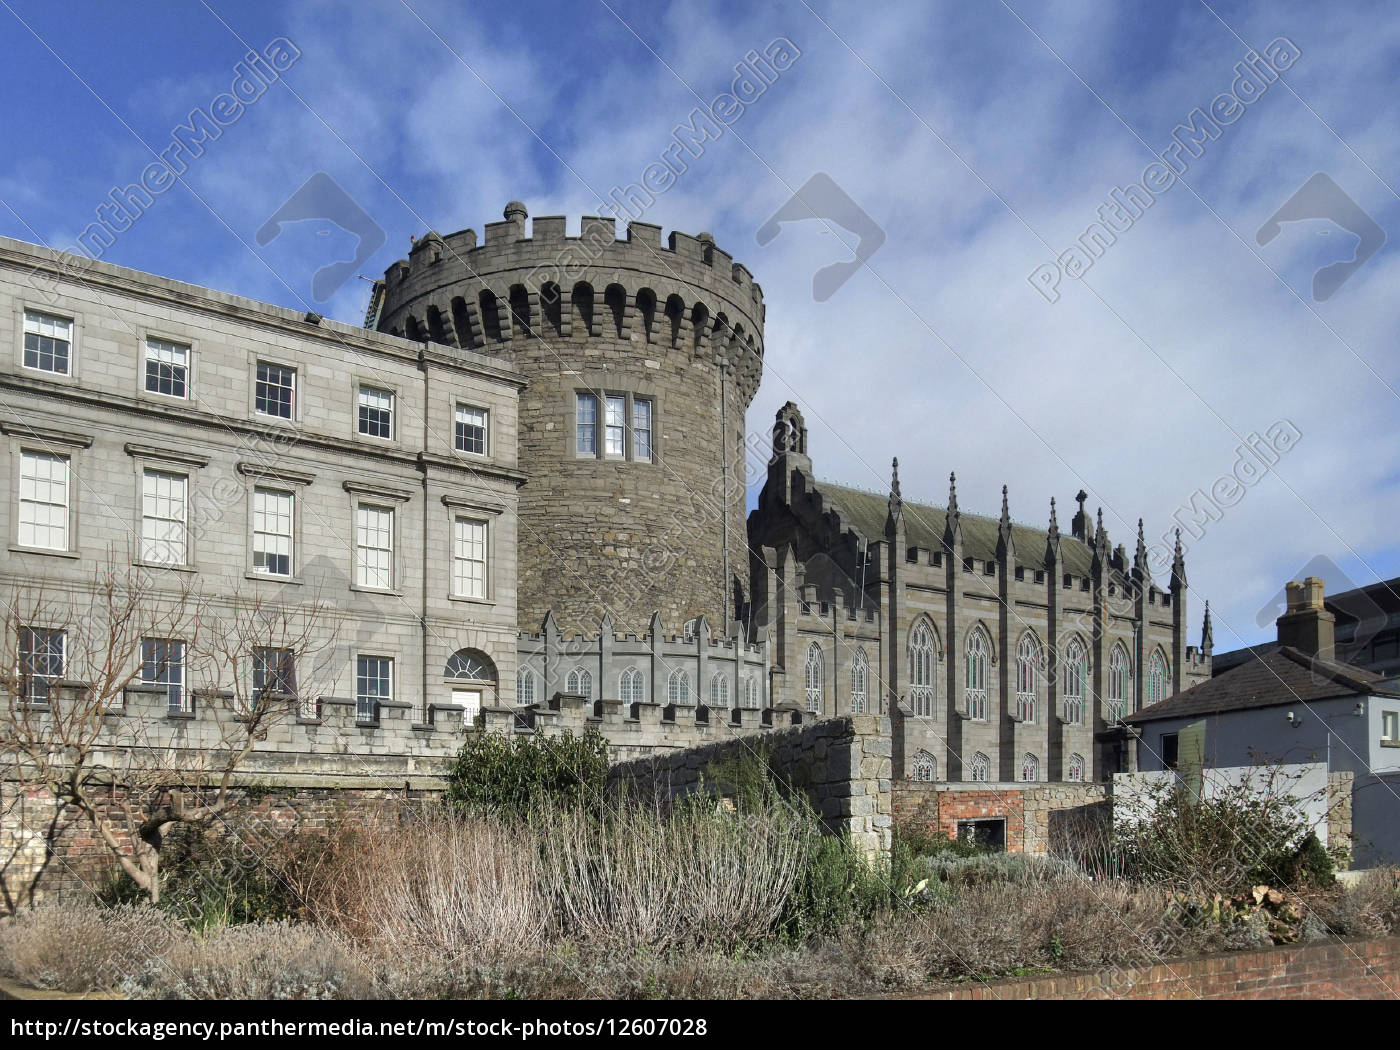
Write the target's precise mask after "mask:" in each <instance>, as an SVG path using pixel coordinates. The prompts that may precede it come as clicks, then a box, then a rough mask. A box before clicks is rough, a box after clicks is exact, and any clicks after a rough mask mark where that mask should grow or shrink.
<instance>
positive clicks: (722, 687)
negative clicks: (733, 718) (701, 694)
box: [710, 671, 729, 711]
mask: <svg viewBox="0 0 1400 1050" xmlns="http://www.w3.org/2000/svg"><path fill="white" fill-rule="evenodd" d="M710 706H711V707H713V708H714V709H715V710H716V711H728V710H729V679H728V678H726V677H725V675H724V672H723V671H716V672H715V675H714V677H713V678H711V679H710Z"/></svg>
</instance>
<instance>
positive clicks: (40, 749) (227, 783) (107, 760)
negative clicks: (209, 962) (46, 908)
mask: <svg viewBox="0 0 1400 1050" xmlns="http://www.w3.org/2000/svg"><path fill="white" fill-rule="evenodd" d="M335 629H336V623H335V617H334V616H333V615H332V613H331V611H330V610H329V608H328V607H327V606H326V605H324V604H323V603H321V602H320V601H319V600H318V599H313V600H311V601H309V602H304V603H300V604H298V605H295V606H284V605H282V604H280V603H277V602H274V601H273V600H271V599H268V598H266V597H263V596H247V595H244V594H240V593H234V594H232V595H230V596H224V597H217V598H215V597H209V596H204V595H201V594H198V593H196V592H195V591H194V590H193V588H192V587H191V585H190V584H189V582H188V576H187V575H186V574H183V573H176V572H169V571H164V570H151V569H146V568H143V567H139V566H137V567H127V568H122V567H120V566H119V565H118V561H117V559H116V558H111V557H109V559H108V562H107V564H106V566H105V568H104V569H103V571H102V572H100V573H99V575H98V578H97V579H96V580H95V581H94V583H93V584H92V585H90V586H89V587H87V588H84V589H83V590H82V591H81V592H74V591H71V590H69V591H64V592H63V593H58V592H56V591H55V590H54V589H52V588H48V589H46V588H44V587H43V586H22V585H21V586H16V587H15V588H14V589H13V594H12V600H10V601H8V602H6V603H5V608H4V637H3V639H0V654H2V655H3V668H0V690H2V691H3V696H0V754H3V755H4V756H5V758H6V759H7V764H8V765H9V766H10V772H9V773H8V776H10V777H12V778H14V779H15V780H17V781H18V782H20V783H22V784H29V785H40V786H42V788H43V790H44V791H45V792H46V793H48V794H50V795H51V796H52V798H53V799H54V801H55V802H56V803H57V804H58V805H59V806H71V807H74V808H75V809H76V810H77V811H78V813H79V814H80V816H81V818H82V819H85V820H86V821H87V822H88V823H89V824H90V825H91V826H92V828H93V830H94V832H95V834H96V837H97V838H98V839H99V840H100V841H101V842H102V843H103V844H104V845H105V846H106V847H107V849H108V850H109V851H110V852H111V854H112V855H113V857H114V858H115V860H116V862H117V863H118V864H119V865H120V866H121V868H122V870H123V871H125V872H126V873H127V875H129V876H130V877H131V879H132V881H133V882H135V884H136V885H137V886H139V887H140V888H141V889H142V890H143V891H144V892H145V893H147V894H148V895H149V896H150V898H151V900H152V901H158V900H159V899H160V891H161V872H160V858H161V848H162V845H163V844H164V842H165V840H166V837H167V835H168V834H169V833H170V830H171V828H172V827H174V826H175V825H176V824H180V823H185V824H206V825H207V824H209V823H212V822H213V821H215V820H216V819H218V818H220V817H221V816H222V815H224V814H225V813H226V812H227V811H228V810H229V809H230V808H231V807H232V806H233V805H234V804H235V803H236V801H237V798H238V795H237V792H235V791H234V790H233V789H234V787H235V776H234V774H235V773H236V771H237V770H238V768H239V767H240V766H241V765H242V764H243V763H244V762H245V760H246V759H247V758H248V756H249V755H250V754H251V753H252V752H253V751H254V749H255V748H256V747H257V746H258V744H259V742H261V741H264V740H266V739H267V736H268V733H269V730H271V729H272V728H273V727H274V726H276V725H278V724H279V723H281V722H283V721H286V720H289V719H292V718H294V717H295V716H296V715H297V714H298V713H299V712H301V713H306V711H307V710H308V708H307V705H314V704H315V702H316V697H317V696H318V695H319V693H318V692H317V682H318V680H319V679H320V676H321V675H322V674H324V673H325V672H327V671H328V670H329V667H328V661H326V660H324V659H318V657H321V656H322V654H324V653H326V652H328V651H329V650H331V648H332V646H333V645H334V637H335ZM303 669H304V672H305V677H303V678H302V679H301V680H298V671H302V670H303ZM152 716H158V717H152ZM167 716H174V719H180V718H189V719H191V721H190V722H189V731H188V732H186V733H183V734H177V733H174V732H172V731H171V728H170V727H171V725H172V724H174V723H173V721H172V719H171V718H169V717H167Z"/></svg>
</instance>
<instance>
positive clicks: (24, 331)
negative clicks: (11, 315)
mask: <svg viewBox="0 0 1400 1050" xmlns="http://www.w3.org/2000/svg"><path fill="white" fill-rule="evenodd" d="M59 324H61V325H63V326H64V327H65V329H66V331H65V335H66V338H64V337H63V336H59V335H58V334H56V333H57V329H56V328H55V330H54V332H46V331H45V330H44V329H45V328H46V327H50V326H55V325H59ZM19 329H20V340H19V364H20V367H21V368H23V369H24V370H25V371H26V372H37V373H39V374H40V375H46V376H61V377H62V378H64V379H72V378H73V377H74V375H75V374H76V372H77V360H78V339H77V334H78V319H77V318H76V317H74V316H70V315H68V314H63V313H54V312H53V311H51V310H40V309H36V308H33V307H27V306H26V307H21V310H20V325H19ZM30 335H34V336H36V337H38V338H40V339H56V340H57V339H61V340H62V341H63V342H65V343H67V344H68V354H67V360H66V362H65V364H66V366H67V367H65V368H64V369H63V370H62V371H59V370H58V369H55V368H41V367H39V365H37V364H33V365H31V364H30V363H29V362H28V360H27V359H28V356H29V349H28V343H29V336H30ZM37 353H42V351H37Z"/></svg>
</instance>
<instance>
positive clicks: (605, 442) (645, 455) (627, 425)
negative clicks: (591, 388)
mask: <svg viewBox="0 0 1400 1050" xmlns="http://www.w3.org/2000/svg"><path fill="white" fill-rule="evenodd" d="M600 401H601V402H602V403H601V406H600V404H599V402H600ZM600 407H601V412H602V418H601V419H600V418H599V411H600ZM655 408H656V403H655V401H653V399H651V398H649V397H634V396H633V395H631V394H608V393H604V394H601V395H599V394H593V393H578V394H576V395H575V400H574V434H575V437H574V451H575V453H576V454H577V455H579V456H583V457H588V458H595V457H597V456H599V455H601V456H603V458H605V459H630V460H632V461H634V462H638V463H648V462H650V461H651V460H652V459H653V458H654V454H655V434H656V429H655V428H656V413H655ZM629 432H630V434H631V438H630V441H629V438H628V434H629Z"/></svg>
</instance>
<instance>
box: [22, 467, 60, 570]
mask: <svg viewBox="0 0 1400 1050" xmlns="http://www.w3.org/2000/svg"><path fill="white" fill-rule="evenodd" d="M19 545H20V546H21V547H38V548H41V549H43V550H53V551H66V550H67V549H68V458H67V457H66V456H53V455H49V454H48V453H46V452H21V453H20V463H19Z"/></svg>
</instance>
